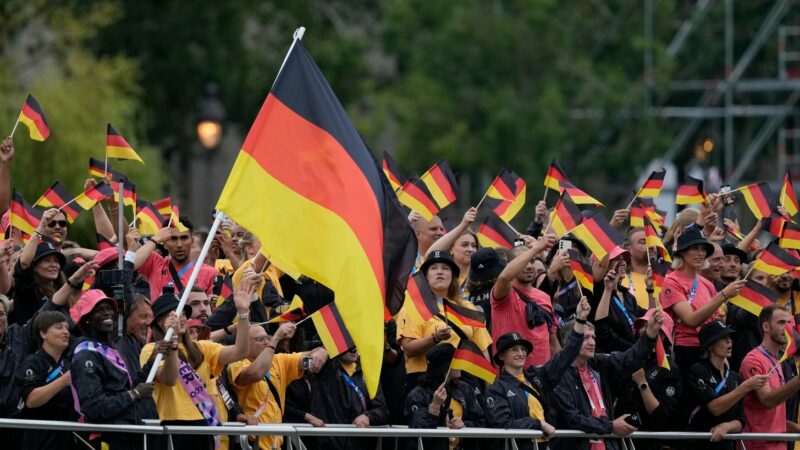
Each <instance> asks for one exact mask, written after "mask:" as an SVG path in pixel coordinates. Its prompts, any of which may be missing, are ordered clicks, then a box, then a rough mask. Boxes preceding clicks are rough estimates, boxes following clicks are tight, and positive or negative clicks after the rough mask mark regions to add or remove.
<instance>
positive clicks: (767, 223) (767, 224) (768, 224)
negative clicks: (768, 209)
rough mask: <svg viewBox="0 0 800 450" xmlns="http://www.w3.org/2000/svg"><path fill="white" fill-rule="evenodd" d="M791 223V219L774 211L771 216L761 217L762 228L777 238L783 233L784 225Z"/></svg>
mask: <svg viewBox="0 0 800 450" xmlns="http://www.w3.org/2000/svg"><path fill="white" fill-rule="evenodd" d="M787 223H789V220H788V219H787V218H786V217H783V216H782V215H780V214H778V213H776V212H773V213H772V214H770V216H769V217H764V218H762V219H761V229H762V230H764V231H766V232H767V233H769V234H771V235H772V236H775V237H777V238H779V237H781V234H783V227H784V226H786V224H787Z"/></svg>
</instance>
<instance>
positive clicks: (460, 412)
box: [448, 399, 464, 450]
mask: <svg viewBox="0 0 800 450" xmlns="http://www.w3.org/2000/svg"><path fill="white" fill-rule="evenodd" d="M450 410H451V411H453V417H464V407H463V406H461V402H459V401H458V400H456V399H452V400H450ZM448 420H449V419H448ZM459 442H461V439H459V438H456V437H451V438H450V450H453V449H454V448H456V447H457V446H458V444H459Z"/></svg>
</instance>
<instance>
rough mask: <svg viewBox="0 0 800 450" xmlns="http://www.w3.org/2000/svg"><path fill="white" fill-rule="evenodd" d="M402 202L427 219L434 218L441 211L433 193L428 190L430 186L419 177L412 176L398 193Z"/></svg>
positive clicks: (398, 197)
mask: <svg viewBox="0 0 800 450" xmlns="http://www.w3.org/2000/svg"><path fill="white" fill-rule="evenodd" d="M397 199H398V200H399V201H400V203H402V204H404V205H406V206H408V207H409V208H411V210H412V211H414V212H416V213H418V214H419V215H421V216H422V217H424V218H425V220H431V219H433V216H435V215H436V214H437V213H438V212H439V206H438V205H437V204H436V201H435V200H434V199H433V195H432V194H431V193H430V191H428V187H427V186H425V183H423V182H422V180H420V179H419V178H417V177H413V176H412V177H411V178H409V179H408V181H406V184H404V185H403V187H402V189H400V191H399V192H398V193H397Z"/></svg>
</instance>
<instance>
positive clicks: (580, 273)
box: [569, 249, 594, 293]
mask: <svg viewBox="0 0 800 450" xmlns="http://www.w3.org/2000/svg"><path fill="white" fill-rule="evenodd" d="M569 267H570V268H571V269H572V275H573V276H574V277H575V279H576V280H578V283H579V284H580V285H581V287H582V288H583V289H586V290H587V291H589V292H591V293H594V275H593V273H592V266H591V265H590V264H587V263H585V262H584V261H583V258H581V255H580V254H579V253H578V252H577V251H575V250H572V249H570V250H569Z"/></svg>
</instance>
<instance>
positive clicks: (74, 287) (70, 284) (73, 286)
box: [67, 278, 83, 291]
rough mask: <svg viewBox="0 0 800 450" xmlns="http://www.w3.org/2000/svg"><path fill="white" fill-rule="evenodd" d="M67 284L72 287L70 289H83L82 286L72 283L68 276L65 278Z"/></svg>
mask: <svg viewBox="0 0 800 450" xmlns="http://www.w3.org/2000/svg"><path fill="white" fill-rule="evenodd" d="M67 286H69V287H70V288H72V290H74V291H80V290H82V289H83V286H80V285H75V284H72V280H70V279H69V278H67Z"/></svg>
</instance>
